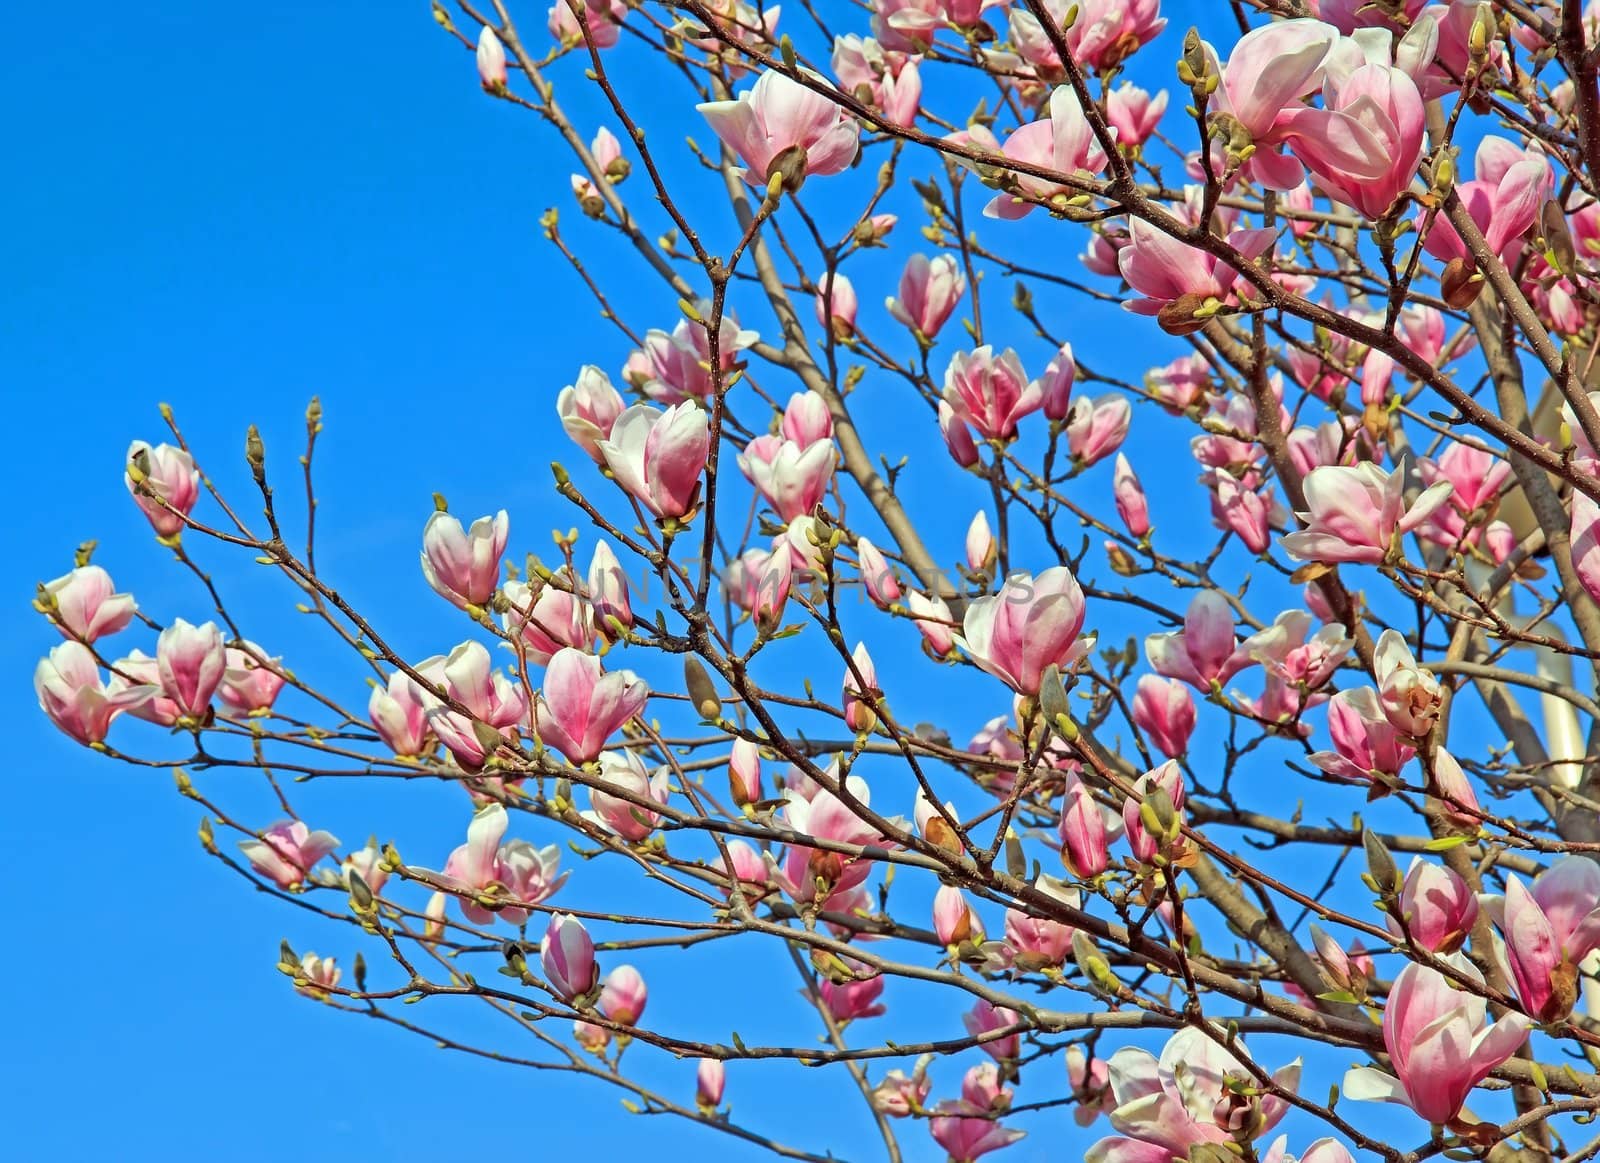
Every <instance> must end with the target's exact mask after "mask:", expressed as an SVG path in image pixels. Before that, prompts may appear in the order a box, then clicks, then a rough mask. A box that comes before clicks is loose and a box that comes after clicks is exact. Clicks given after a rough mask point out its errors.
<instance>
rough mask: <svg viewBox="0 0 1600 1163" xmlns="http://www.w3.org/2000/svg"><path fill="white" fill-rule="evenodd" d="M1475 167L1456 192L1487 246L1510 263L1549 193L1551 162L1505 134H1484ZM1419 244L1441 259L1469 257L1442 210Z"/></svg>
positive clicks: (1465, 258)
mask: <svg viewBox="0 0 1600 1163" xmlns="http://www.w3.org/2000/svg"><path fill="white" fill-rule="evenodd" d="M1475 167H1476V172H1477V176H1476V177H1475V178H1474V179H1473V180H1472V181H1470V182H1461V183H1459V184H1457V186H1456V194H1457V195H1458V196H1459V197H1460V199H1461V204H1462V205H1463V206H1465V207H1466V210H1467V213H1468V214H1470V215H1471V216H1472V221H1473V222H1474V223H1476V224H1477V227H1478V229H1479V230H1480V231H1482V232H1483V239H1484V242H1486V243H1487V244H1488V246H1489V249H1490V250H1491V251H1493V252H1494V253H1495V254H1496V255H1498V256H1499V257H1500V259H1501V261H1502V262H1508V263H1509V261H1510V259H1511V258H1512V257H1513V256H1514V255H1515V253H1516V251H1517V250H1518V249H1519V248H1520V247H1521V245H1522V239H1523V235H1525V234H1527V232H1528V230H1529V229H1530V228H1531V227H1532V226H1533V224H1534V221H1535V220H1536V219H1537V218H1538V217H1539V207H1540V206H1541V205H1542V204H1543V203H1544V200H1545V198H1547V197H1548V196H1549V194H1550V187H1551V184H1552V183H1553V181H1554V176H1553V174H1552V173H1551V170H1550V163H1549V161H1547V160H1546V159H1545V156H1544V155H1543V154H1542V153H1539V152H1538V151H1537V150H1527V151H1523V150H1521V149H1518V148H1517V147H1516V146H1515V145H1513V144H1512V143H1511V142H1509V141H1507V140H1506V139H1505V138H1503V137H1486V138H1484V139H1483V140H1482V141H1481V142H1480V143H1479V144H1478V153H1477V157H1476V159H1475ZM1418 224H1419V226H1420V224H1421V220H1420V219H1419V220H1418ZM1422 245H1423V249H1425V250H1426V251H1427V252H1428V253H1429V254H1431V255H1432V256H1433V257H1434V258H1436V259H1438V260H1439V261H1440V262H1445V263H1448V262H1450V261H1452V260H1455V259H1460V260H1461V261H1462V262H1471V261H1472V258H1471V255H1470V254H1468V252H1467V244H1466V242H1465V241H1463V240H1462V238H1461V235H1460V234H1459V233H1457V231H1456V228H1455V227H1454V226H1452V225H1450V221H1449V219H1447V218H1446V217H1445V216H1444V215H1443V214H1439V215H1436V216H1435V217H1434V219H1433V227H1432V229H1430V230H1429V231H1428V233H1427V234H1426V235H1425V236H1424V237H1423V240H1422Z"/></svg>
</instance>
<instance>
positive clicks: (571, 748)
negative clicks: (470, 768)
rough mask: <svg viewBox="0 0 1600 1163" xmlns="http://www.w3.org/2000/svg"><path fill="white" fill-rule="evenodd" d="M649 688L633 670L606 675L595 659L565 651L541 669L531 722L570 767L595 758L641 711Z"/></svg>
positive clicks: (572, 651)
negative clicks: (540, 688)
mask: <svg viewBox="0 0 1600 1163" xmlns="http://www.w3.org/2000/svg"><path fill="white" fill-rule="evenodd" d="M649 697H650V688H649V687H647V686H646V685H645V684H644V682H643V681H642V680H641V679H640V678H639V677H638V676H637V675H635V674H634V673H633V672H632V671H631V670H619V671H613V672H612V673H610V674H606V673H604V671H603V668H602V667H601V665H600V660H599V659H598V658H595V657H594V656H593V655H589V654H584V653H583V652H582V651H579V650H573V649H572V648H571V647H567V648H565V649H562V650H558V651H556V653H555V656H554V657H553V658H551V659H550V664H549V666H548V667H547V668H546V669H545V675H544V690H543V692H542V693H541V694H540V695H539V699H538V702H537V703H536V704H535V707H534V715H533V724H534V730H535V731H536V732H538V735H539V737H540V739H542V740H543V741H544V742H545V743H546V744H547V745H548V746H550V747H554V748H555V749H556V750H557V751H559V752H561V754H563V755H565V756H566V757H567V760H568V761H569V762H571V763H575V764H581V763H588V762H590V761H591V760H594V759H597V758H599V756H600V752H601V751H602V750H603V749H604V748H605V745H606V740H607V739H609V738H611V736H612V735H614V734H616V732H617V731H618V730H619V729H620V728H621V727H622V725H623V724H624V723H626V722H627V721H628V720H629V719H631V718H633V717H634V716H635V715H637V714H638V713H639V712H640V711H642V710H644V705H645V702H646V700H648V699H649Z"/></svg>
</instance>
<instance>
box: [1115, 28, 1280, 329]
mask: <svg viewBox="0 0 1600 1163" xmlns="http://www.w3.org/2000/svg"><path fill="white" fill-rule="evenodd" d="M1273 27H1277V26H1276V25H1274V26H1273ZM1128 230H1129V234H1130V237H1131V241H1130V242H1129V243H1128V245H1127V246H1125V247H1123V248H1122V253H1121V254H1119V255H1118V256H1117V265H1118V267H1119V269H1120V270H1121V271H1122V277H1123V278H1124V279H1126V280H1127V283H1128V286H1130V287H1132V288H1133V289H1134V290H1135V291H1137V292H1138V293H1139V294H1140V295H1141V296H1143V297H1142V298H1139V299H1129V300H1127V301H1125V302H1124V303H1123V307H1124V308H1126V309H1127V310H1129V311H1132V312H1133V313H1134V314H1136V315H1155V316H1157V317H1158V318H1159V319H1160V320H1161V321H1162V326H1163V328H1165V329H1166V330H1167V331H1170V332H1172V333H1173V334H1175V335H1184V334H1188V333H1189V332H1191V331H1196V330H1198V329H1199V328H1200V327H1201V326H1202V325H1203V324H1204V322H1205V319H1206V318H1207V317H1209V316H1207V315H1206V314H1204V312H1205V311H1209V312H1211V313H1215V311H1216V310H1217V309H1218V308H1219V307H1225V306H1233V305H1235V304H1237V303H1238V301H1239V299H1238V296H1237V295H1236V294H1235V293H1234V284H1235V282H1236V281H1237V280H1238V278H1239V272H1238V270H1237V269H1235V268H1234V267H1232V266H1230V265H1229V264H1227V263H1225V262H1223V261H1222V260H1221V259H1219V258H1217V256H1216V255H1214V254H1210V253H1209V252H1207V251H1203V250H1197V249H1196V248H1195V247H1192V246H1190V245H1189V244H1188V243H1186V242H1180V241H1178V240H1177V239H1176V238H1173V237H1172V236H1171V235H1168V234H1165V233H1163V232H1162V231H1160V230H1158V229H1157V228H1156V227H1154V226H1151V225H1150V224H1149V223H1147V222H1145V221H1143V220H1141V219H1138V218H1135V219H1132V220H1131V221H1130V222H1129V224H1128ZM1274 237H1275V232H1273V231H1271V230H1234V231H1231V232H1230V233H1229V234H1228V237H1227V242H1228V245H1229V246H1231V247H1233V248H1234V250H1236V251H1237V252H1238V253H1239V255H1240V257H1241V258H1244V259H1246V260H1249V259H1254V258H1256V257H1258V256H1259V255H1261V254H1263V253H1264V252H1265V251H1266V250H1267V249H1268V248H1269V247H1271V245H1272V242H1273V239H1274ZM1245 293H1248V284H1247V286H1246V289H1245Z"/></svg>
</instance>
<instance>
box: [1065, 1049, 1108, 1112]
mask: <svg viewBox="0 0 1600 1163" xmlns="http://www.w3.org/2000/svg"><path fill="white" fill-rule="evenodd" d="M1067 1084H1068V1085H1069V1086H1071V1087H1072V1097H1073V1098H1074V1099H1076V1100H1077V1104H1078V1105H1077V1106H1076V1107H1074V1108H1073V1111H1072V1120H1073V1122H1075V1123H1077V1124H1078V1125H1079V1126H1080V1127H1087V1126H1089V1125H1090V1124H1091V1123H1093V1122H1094V1121H1095V1120H1096V1119H1098V1118H1099V1117H1100V1116H1101V1115H1102V1114H1109V1113H1110V1112H1111V1111H1113V1110H1115V1109H1116V1108H1117V1097H1116V1095H1115V1094H1113V1093H1112V1091H1111V1068H1110V1067H1109V1066H1108V1065H1107V1064H1106V1060H1105V1059H1104V1058H1095V1059H1090V1058H1089V1057H1088V1056H1087V1055H1085V1054H1084V1052H1083V1047H1082V1046H1079V1045H1078V1044H1077V1043H1073V1044H1072V1045H1071V1046H1068V1047H1067Z"/></svg>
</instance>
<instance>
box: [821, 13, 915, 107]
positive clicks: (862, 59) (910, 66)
mask: <svg viewBox="0 0 1600 1163" xmlns="http://www.w3.org/2000/svg"><path fill="white" fill-rule="evenodd" d="M833 71H834V73H835V75H837V76H838V78H839V85H840V88H842V89H844V90H845V91H846V92H847V93H850V94H851V95H852V96H854V97H856V98H857V99H858V100H860V101H862V102H864V103H865V104H868V105H871V106H872V107H873V108H874V109H877V110H878V111H879V112H881V113H882V114H883V116H884V118H885V119H886V120H887V121H888V122H889V123H890V124H891V125H899V126H910V125H912V124H914V123H915V122H916V119H917V110H918V108H919V107H920V106H921V104H922V75H921V72H920V67H919V65H918V62H917V58H916V57H914V56H910V55H908V54H907V53H904V52H895V51H892V50H888V49H885V48H884V46H883V45H882V44H880V43H879V42H878V41H876V40H874V39H872V38H871V37H860V36H856V35H855V34H854V33H851V34H850V35H848V36H836V37H834V39H833Z"/></svg>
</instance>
